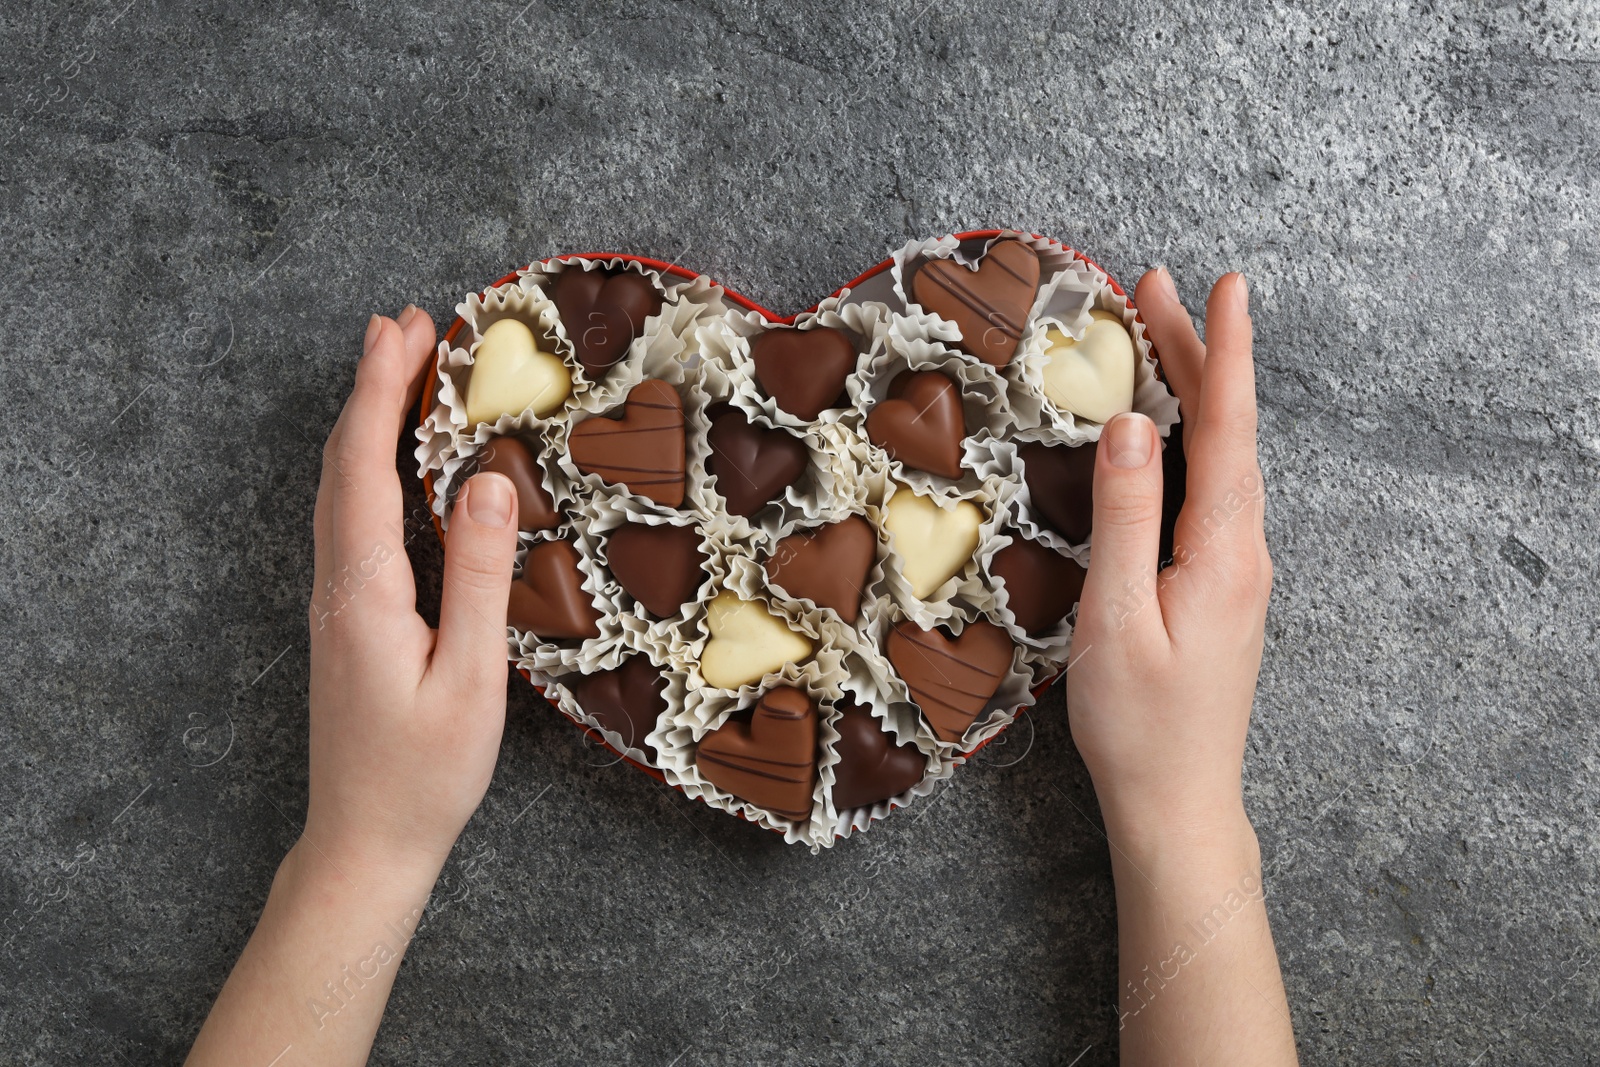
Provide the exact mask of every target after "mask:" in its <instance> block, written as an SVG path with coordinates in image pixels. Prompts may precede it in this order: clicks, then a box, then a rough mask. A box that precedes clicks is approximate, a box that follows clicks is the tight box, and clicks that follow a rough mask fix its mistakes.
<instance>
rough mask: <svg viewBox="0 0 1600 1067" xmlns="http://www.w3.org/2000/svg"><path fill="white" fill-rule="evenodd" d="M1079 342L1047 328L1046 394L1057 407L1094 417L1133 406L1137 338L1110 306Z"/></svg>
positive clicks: (1099, 419) (1106, 417)
mask: <svg viewBox="0 0 1600 1067" xmlns="http://www.w3.org/2000/svg"><path fill="white" fill-rule="evenodd" d="M1089 314H1090V316H1091V318H1093V320H1094V321H1092V322H1090V323H1089V328H1088V329H1086V330H1085V331H1084V332H1083V337H1082V338H1081V339H1079V340H1077V341H1074V340H1073V339H1072V338H1070V337H1068V336H1067V335H1066V334H1064V333H1062V332H1061V331H1060V330H1059V329H1057V328H1056V327H1054V326H1052V327H1050V328H1049V329H1048V330H1046V331H1045V335H1044V337H1045V358H1046V361H1047V362H1046V363H1045V365H1044V395H1045V396H1047V397H1049V398H1050V400H1051V402H1052V403H1054V404H1055V406H1056V407H1058V408H1062V409H1063V410H1066V411H1070V412H1072V413H1073V414H1074V415H1076V416H1078V417H1079V418H1082V419H1088V420H1089V421H1090V422H1107V421H1109V420H1110V418H1111V417H1112V416H1113V415H1116V414H1119V413H1121V412H1124V411H1132V410H1133V360H1134V352H1133V338H1132V337H1130V336H1128V331H1127V330H1126V329H1125V328H1124V327H1123V325H1122V320H1121V319H1120V318H1118V317H1117V316H1116V315H1113V314H1111V312H1109V311H1100V310H1098V309H1097V310H1095V311H1091V312H1090V313H1089Z"/></svg>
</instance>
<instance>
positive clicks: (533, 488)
mask: <svg viewBox="0 0 1600 1067" xmlns="http://www.w3.org/2000/svg"><path fill="white" fill-rule="evenodd" d="M478 470H479V471H492V472H494V473H495V474H503V475H505V476H506V477H507V478H509V479H511V484H512V485H513V486H515V487H516V490H517V529H519V530H528V531H532V530H553V529H555V528H556V527H557V526H559V525H561V513H560V512H558V511H557V510H556V502H555V501H554V500H553V499H551V497H550V493H549V491H548V490H547V489H545V487H544V471H543V470H542V469H540V467H539V461H538V460H537V459H534V458H533V452H532V450H531V449H529V448H528V446H527V445H525V444H523V443H522V442H521V441H519V440H517V439H516V438H515V437H496V438H494V439H493V440H491V441H490V442H489V443H488V444H487V445H485V446H484V449H483V451H482V452H479V453H478Z"/></svg>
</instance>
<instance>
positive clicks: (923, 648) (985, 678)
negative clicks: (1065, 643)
mask: <svg viewBox="0 0 1600 1067" xmlns="http://www.w3.org/2000/svg"><path fill="white" fill-rule="evenodd" d="M1015 649H1016V646H1015V645H1014V644H1012V641H1011V638H1010V637H1009V636H1008V635H1007V634H1006V632H1005V630H1003V629H1001V628H1000V627H998V626H996V625H995V624H994V623H992V622H988V621H987V620H979V621H978V622H971V623H968V624H967V626H966V628H965V629H963V630H962V631H961V636H959V637H953V638H952V637H946V636H945V635H944V634H943V633H941V632H940V631H938V630H924V629H922V628H921V627H920V626H918V625H916V624H915V623H911V622H902V623H900V624H899V625H898V626H896V627H895V628H894V629H893V630H892V631H890V633H889V640H888V642H887V647H886V648H885V651H886V652H887V653H888V655H889V662H890V663H891V664H893V666H894V669H895V671H896V672H897V673H898V674H899V675H900V679H901V680H902V681H903V682H905V683H906V688H907V689H908V690H909V691H910V693H911V699H912V701H913V702H914V703H915V704H916V705H917V707H918V708H919V709H921V711H922V715H923V718H925V719H927V720H928V725H929V726H931V727H933V732H934V733H935V734H937V735H938V737H939V740H941V741H949V742H950V743H952V744H957V743H959V742H960V741H961V738H962V735H963V734H965V733H966V732H967V727H969V726H971V725H972V723H973V721H974V720H976V719H977V717H978V715H979V713H980V712H982V711H983V709H984V708H985V707H986V706H987V705H988V703H989V698H990V697H992V696H994V694H995V692H996V690H998V689H999V688H1000V683H1001V681H1003V680H1004V679H1005V676H1006V672H1007V671H1009V670H1010V669H1011V656H1012V653H1013V652H1014V651H1015Z"/></svg>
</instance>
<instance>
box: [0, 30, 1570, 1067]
mask: <svg viewBox="0 0 1600 1067" xmlns="http://www.w3.org/2000/svg"><path fill="white" fill-rule="evenodd" d="M603 6H605V5H598V4H590V5H582V4H573V3H569V2H566V0H560V2H555V0H551V2H548V3H547V2H545V0H532V2H531V3H526V4H524V2H523V0H513V2H511V3H484V4H463V3H439V2H432V0H412V2H408V3H406V4H403V5H388V4H366V3H361V2H359V0H356V2H351V3H344V4H320V5H310V4H304V5H287V4H281V3H266V4H235V3H218V2H214V0H213V2H209V3H201V4H185V5H180V4H174V3H158V2H155V0H131V2H128V0H106V2H103V3H72V4H54V5H49V4H38V3H19V4H11V5H8V6H7V7H6V9H5V11H4V12H3V13H0V43H3V46H4V54H5V64H4V69H3V70H0V114H3V115H4V116H5V118H4V127H3V136H4V139H5V147H4V152H3V154H0V204H3V208H4V215H3V217H4V229H3V231H0V286H3V291H0V321H3V323H4V341H3V356H0V368H3V370H0V397H3V401H4V403H5V405H6V411H7V417H6V419H5V423H6V439H7V443H6V451H5V457H4V462H5V468H4V469H5V482H4V487H3V492H0V523H3V530H4V533H3V548H0V554H3V560H4V565H3V568H0V581H3V582H4V592H3V597H0V599H3V605H4V607H3V617H4V624H5V639H4V641H3V642H0V694H3V695H0V700H3V712H0V854H3V857H4V863H3V871H0V914H3V915H4V916H5V918H4V919H3V923H4V933H3V936H0V945H3V948H0V1004H3V1005H4V1007H3V1009H0V1047H3V1048H4V1049H5V1050H6V1051H5V1053H4V1056H3V1058H4V1059H6V1060H7V1061H8V1062H14V1063H27V1064H32V1063H59V1062H71V1061H76V1060H78V1059H79V1058H81V1059H82V1060H84V1061H86V1062H93V1063H102V1064H113V1063H115V1064H122V1063H128V1064H145V1063H170V1062H173V1061H175V1060H176V1059H178V1058H180V1057H181V1055H182V1053H183V1050H184V1049H185V1048H186V1047H187V1043H188V1042H189V1040H190V1039H191V1038H192V1035H193V1034H194V1032H195V1029H196V1028H197V1027H198V1025H199V1023H200V1020H201V1019H202V1017H203V1015H204V1013H205V1011H206V1009H207V1007H208V1006H209V1004H210V1002H211V998H212V996H213V995H214V993H215V991H216V989H217V987H218V985H219V983H220V982H221V981H222V979H223V977H224V975H225V974H226V973H227V970H228V967H229V965H230V964H231V962H232V961H233V959H234V956H235V954H236V953H237V952H238V951H239V948H240V946H241V945H242V944H243V943H244V940H245V938H246V936H247V935H248V933H249V931H250V929H251V925H252V923H253V921H254V919H255V916H256V914H257V911H258V909H259V907H260V905H261V902H262V900H263V898H264V896H265V894H266V891H267V887H268V883H269V881H270V878H271V875H272V871H273V869H274V865H275V864H276V862H277V861H278V859H279V858H280V856H281V855H282V854H283V852H284V850H285V849H286V848H287V847H288V846H289V844H290V843H291V842H292V841H293V840H294V838H295V836H296V833H297V831H298V828H299V826H300V820H301V818H302V816H303V813H304V805H305V791H306V731H305V702H306V676H307V640H306V624H305V618H306V616H305V607H304V604H305V598H306V594H307V589H308V586H309V583H310V580H311V509H312V498H313V492H314V489H315V486H316V481H317V476H318V460H319V448H320V444H321V440H322V438H323V436H324V435H325V434H326V432H327V430H328V428H329V427H330V425H331V424H332V422H333V419H334V416H335V414H336V412H337V411H338V409H339V406H340V404H341V402H342V400H343V398H344V396H345V394H346V392H347V390H348V389H349V387H350V384H351V380H352V372H353V367H354V361H355V355H356V350H357V347H358V343H359V338H360V334H361V331H362V327H363V325H364V323H365V321H366V318H367V315H368V314H369V313H370V312H371V311H373V310H375V309H383V310H387V311H391V312H392V311H394V310H396V309H398V308H399V307H401V306H402V305H404V304H405V303H406V302H407V301H416V302H417V303H419V304H421V305H422V306H424V307H426V308H428V309H430V310H431V311H432V312H433V314H434V316H435V318H436V320H437V321H439V322H440V324H441V325H443V324H445V323H447V322H448V320H449V318H450V314H451V312H450V309H451V307H452V306H453V304H454V303H455V301H456V300H457V299H458V298H459V297H460V295H461V294H462V293H464V292H466V291H467V290H469V289H472V288H476V287H479V286H481V285H482V284H484V283H486V282H488V281H489V280H491V279H493V278H495V277H497V276H499V275H500V274H502V273H503V272H504V271H505V270H507V269H508V268H510V267H512V266H515V265H517V264H519V263H522V262H525V261H527V260H529V259H531V258H535V257H539V256H543V255H547V254H550V253H554V252H559V251H576V250H593V249H622V250H632V251H637V252H641V253H645V254H651V255H655V256H659V257H662V258H667V259H675V260H678V261H681V262H684V263H687V264H689V265H692V266H694V267H696V268H698V269H701V270H704V271H708V272H710V273H711V274H712V275H713V276H715V277H717V278H719V279H721V280H724V281H726V282H728V283H730V284H732V285H734V286H735V287H737V288H739V289H741V290H742V291H744V292H745V293H747V294H749V295H751V296H753V297H755V298H757V299H759V300H762V301H764V302H766V303H768V304H769V305H770V306H773V307H777V308H786V309H796V308H799V307H803V306H806V305H809V304H810V303H811V302H813V301H814V300H816V299H817V298H818V297H820V296H822V295H824V294H825V293H827V292H828V291H829V290H831V289H832V288H833V287H834V286H836V285H837V284H839V283H840V282H842V281H844V280H845V279H847V278H849V277H850V276H851V275H853V274H854V273H856V272H857V271H858V270H860V269H862V268H863V267H865V266H867V265H869V264H871V263H873V262H875V261H877V260H878V259H879V258H881V257H882V255H883V254H884V253H885V251H886V250H887V249H888V248H890V247H892V246H894V245H897V244H900V243H902V242H903V241H905V240H907V239H909V238H911V237H917V236H927V235H934V234H938V233H943V232H948V231H950V230H954V229H962V228H967V227H970V226H984V225H1014V226H1018V227H1022V228H1026V229H1030V230H1034V231H1036V232H1041V233H1047V234H1051V235H1054V236H1059V237H1061V238H1062V239H1064V240H1066V241H1068V242H1069V243H1072V244H1074V245H1076V246H1077V247H1079V248H1082V249H1084V250H1086V251H1088V252H1089V253H1090V254H1091V255H1093V256H1095V257H1096V258H1098V259H1099V260H1100V261H1101V262H1102V263H1104V264H1105V265H1106V266H1107V267H1108V268H1109V269H1110V270H1111V271H1112V272H1113V273H1114V274H1117V275H1119V276H1120V277H1122V278H1123V279H1125V280H1129V281H1131V280H1132V279H1133V278H1134V277H1136V276H1137V274H1138V272H1139V271H1141V270H1142V269H1143V268H1145V267H1146V266H1148V265H1151V264H1155V263H1165V264H1167V265H1168V266H1169V267H1170V268H1171V269H1172V271H1173V273H1174V275H1175V276H1176V277H1177V279H1178V282H1179V287H1180V290H1181V291H1182V292H1183V294H1184V295H1185V296H1186V297H1187V298H1188V299H1190V300H1191V301H1193V302H1195V303H1196V304H1198V302H1199V301H1200V299H1201V297H1202V295H1203V293H1204V290H1205V286H1206V285H1207V283H1208V280H1209V279H1211V278H1212V277H1214V276H1215V275H1217V274H1219V273H1221V272H1222V271H1224V270H1227V269H1230V268H1239V269H1242V270H1244V271H1245V272H1247V274H1248V275H1249V277H1250V279H1251V284H1252V287H1253V295H1254V304H1255V310H1256V315H1257V317H1256V324H1257V326H1256V328H1257V331H1258V338H1259V342H1260V347H1259V361H1260V362H1259V385H1260V396H1261V405H1262V421H1261V445H1262V454H1263V466H1264V468H1265V471H1266V475H1267V480H1268V485H1269V492H1270V505H1269V511H1270V514H1269V520H1268V521H1269V534H1270V537H1271V541H1272V547H1273V551H1274V555H1275V557H1276V562H1277V565H1278V574H1279V581H1278V585H1277V589H1276V592H1275V595H1274V604H1273V610H1272V614H1271V618H1270V620H1269V632H1268V647H1267V654H1266V663H1265V666H1264V668H1263V671H1262V676H1261V686H1260V692H1259V698H1258V701H1257V707H1256V717H1255V723H1254V729H1253V731H1252V733H1251V744H1250V749H1249V757H1248V766H1247V768H1246V770H1247V779H1248V781H1247V789H1248V795H1249V802H1250V807H1251V811H1252V813H1253V815H1254V817H1255V819H1256V822H1257V826H1258V828H1259V832H1260V835H1261V839H1262V844H1263V849H1264V855H1265V863H1266V868H1267V885H1268V892H1269V905H1270V908H1271V914H1272V918H1273V923H1274V928H1275V932H1276V935H1277V939H1278V945H1279V947H1280V951H1281V955H1282V960H1283V966H1284V971H1285V977H1286V979H1287V982H1288V989H1289V999H1290V1002H1291V1004H1292V1007H1293V1012H1294V1022H1295V1028H1296V1031H1297V1033H1298V1035H1299V1041H1300V1047H1301V1049H1302V1054H1303V1056H1304V1059H1305V1061H1306V1062H1307V1063H1429V1064H1433V1063H1440V1064H1461V1065H1463V1067H1465V1065H1467V1064H1481V1065H1489V1064H1508V1063H1518V1064H1572V1063H1595V1062H1600V1052H1597V1051H1596V1049H1597V1047H1600V1022H1597V1016H1600V1010H1597V1007H1596V1003H1597V1000H1600V959H1597V956H1600V929H1597V912H1600V905H1597V903H1596V901H1597V896H1600V874H1597V870H1600V845H1597V842H1596V835H1595V832H1594V826H1595V812H1596V808H1597V807H1600V785H1597V784H1596V775H1597V771H1600V756H1597V749H1600V745H1597V740H1600V728H1597V726H1596V722H1595V719H1596V710H1597V709H1596V704H1597V701H1596V696H1595V694H1596V692H1597V681H1600V680H1597V678H1596V674H1597V668H1596V658H1597V657H1596V645H1597V641H1596V628H1597V622H1596V620H1597V619H1600V596H1597V594H1596V576H1597V567H1600V553H1597V551H1596V547H1595V538H1596V532H1597V529H1600V491H1597V487H1596V471H1597V455H1600V423H1597V369H1600V368H1597V361H1596V347H1595V336H1596V332H1597V330H1600V240H1597V236H1596V226H1595V220H1596V218H1597V217H1600V182H1597V151H1600V149H1597V148H1596V146H1597V145H1600V106H1597V104H1600V20H1597V13H1596V9H1595V7H1594V6H1593V4H1592V3H1591V2H1589V0H1548V2H1545V3H1540V4H1537V5H1535V4H1522V5H1513V4H1503V3H1493V4H1491V3H1486V2H1474V3H1466V2H1452V3H1444V4H1435V5H1421V6H1420V7H1413V8H1410V9H1407V10H1405V11H1397V10H1396V9H1395V8H1394V7H1391V6H1389V5H1383V4H1365V5H1363V4H1338V5H1335V9H1334V10H1331V11H1317V12H1315V13H1313V12H1309V11H1304V10H1301V9H1300V5H1293V6H1284V7H1275V6H1270V5H1262V4H1228V5H1217V9H1216V10H1214V11H1204V10H1199V9H1197V7H1196V6H1195V5H1183V6H1182V12H1181V13H1175V12H1174V11H1172V10H1170V9H1169V7H1168V5H1159V4H1150V3H1144V2H1135V3H1128V4H1115V5H1113V4H1105V3H1098V2H1096V3H1086V4H1078V5H1069V6H1067V7H1065V8H1058V7H1050V8H1041V7H1038V6H1035V5H1018V4H1012V3H996V4H981V5H964V6H961V5H958V6H954V7H953V6H952V5H944V4H934V3H923V2H922V0H904V2H901V0H891V2H889V3H886V4H873V3H865V2H852V3H849V4H846V5H843V6H841V7H839V8H829V7H825V6H822V5H816V4H811V3H806V2H802V0H795V2H792V3H789V4H785V5H782V6H777V5H774V6H772V7H770V8H760V7H757V6H755V5H750V4H736V3H731V2H724V0H705V2H703V3H691V2H670V0H641V2H638V3H628V4H623V5H619V7H618V9H617V10H616V11H615V12H602V11H601V10H600V8H601V7H603ZM401 461H402V462H404V463H405V464H406V465H407V471H408V474H407V484H408V486H410V487H411V503H412V504H413V505H415V504H416V503H417V502H418V500H419V497H418V495H417V491H416V486H415V479H414V477H412V476H411V474H410V473H409V472H410V471H411V470H412V469H413V468H411V467H410V460H409V457H401ZM411 551H412V554H413V557H414V558H415V559H416V560H417V563H418V567H419V576H420V579H421V584H422V587H423V592H422V597H421V599H422V602H423V607H424V610H425V611H431V610H432V609H433V606H434V604H435V602H436V594H435V588H436V586H437V582H438V571H439V551H438V547H437V545H436V544H435V543H434V541H433V539H432V537H431V534H429V533H428V532H427V531H426V530H420V531H419V535H418V536H416V537H415V538H414V539H413V541H412V544H411ZM509 695H510V705H511V707H510V722H509V726H508V729H507V732H506V739H505V748H504V753H503V756H502V759H501V764H500V768H499V772H498V774H497V776H496V778H495V781H494V784H493V786H492V788H491V789H490V791H489V795H488V798H487V800H486V801H485V803H484V806H483V808H482V810H481V812H480V813H479V814H478V816H477V817H476V818H475V819H474V820H473V822H472V823H471V825H470V826H469V827H468V829H467V831H466V834H465V836H464V838H463V840H462V842H461V844H460V846H459V848H458V850H457V853H456V856H455V858H454V859H453V861H452V862H451V864H450V866H449V867H448V868H447V870H446V873H445V879H444V883H443V885H442V886H441V888H440V890H439V893H438V895H437V896H436V898H435V901H434V904H433V907H432V910H431V912H430V913H429V915H428V917H427V919H426V921H425V925H424V930H423V934H422V936H421V938H420V940H419V941H418V943H417V944H416V945H415V946H414V947H413V949H412V951H411V953H410V955H409V956H408V958H407V959H406V961H405V964H404V966H403V968H402V971H401V974H400V976H399V981H398V985H397V987H396V990H395V994H394V999H393V1002H392V1004H391V1006H390V1010H389V1014H388V1017H387V1020H386V1022H385V1024H384V1027H383V1029H382V1031H381V1033H380V1034H379V1036H378V1041H377V1046H376V1050H375V1052H374V1055H373V1061H374V1062H376V1063H384V1064H390V1063H443V1062H459V1063H552V1064H567V1063H581V1062H612V1061H616V1062H627V1063H640V1064H661V1065H667V1064H678V1065H680V1067H688V1065H691V1064H748V1063H772V1064H825V1063H850V1064H854V1063H872V1064H878V1063H884V1064H900V1063H927V1062H949V1063H956V1062H961V1063H968V1062H971V1063H979V1062H982V1063H1008V1064H1009V1063H1058V1064H1068V1063H1077V1064H1082V1065H1088V1064H1104V1063H1110V1062H1113V1061H1114V1058H1115V1050H1116V1044H1117V1021H1116V1013H1115V1007H1114V1005H1115V988H1114V986H1115V928H1114V925H1113V908H1112V893H1111V883H1110V872H1109V864H1108V861H1107V855H1106V854H1107V847H1106V843H1105V841H1104V840H1103V839H1102V837H1101V835H1100V832H1099V830H1098V829H1097V825H1098V824H1097V818H1098V814H1097V811H1096V807H1095V802H1094V796H1093V792H1092V789H1091V787H1090V784H1089V782H1088V779H1087V777H1086V775H1085V773H1084V771H1083V768H1082V765H1081V764H1080V763H1079V761H1078V759H1077V757H1076V755H1075V753H1074V750H1073V748H1072V744H1071V740H1070V737H1069V735H1068V730H1067V724H1066V718H1065V709H1064V707H1063V705H1062V701H1061V697H1060V693H1059V690H1057V691H1056V692H1054V693H1053V694H1052V695H1051V696H1050V697H1049V698H1048V699H1046V700H1045V701H1044V703H1043V705H1042V707H1040V708H1039V709H1038V712H1037V714H1035V715H1033V716H1031V717H1029V718H1027V719H1026V720H1024V722H1023V724H1022V725H1021V726H1019V727H1018V729H1017V730H1016V731H1014V732H1013V733H1012V734H1011V735H1009V739H1008V743H1007V744H1006V745H1005V746H1004V747H996V748H993V749H990V750H988V751H986V752H985V753H984V754H983V756H982V757H981V758H980V759H979V760H978V761H977V765H976V766H974V767H971V768H969V769H968V770H967V772H966V773H963V774H961V775H960V776H959V777H958V779H957V780H956V781H955V783H954V784H953V785H952V786H951V787H950V788H949V789H948V790H947V791H945V792H944V793H942V794H940V796H939V797H938V798H937V799H936V800H934V801H932V802H930V803H925V804H924V805H922V806H921V808H918V809H912V810H911V811H908V812H906V813H903V814H902V815H900V816H898V817H896V818H894V819H892V820H890V821H889V822H887V823H885V824H883V825H882V826H880V827H877V828H875V829H874V830H873V831H872V832H871V833H869V834H866V835H865V836H864V837H861V838H859V839H856V840H853V841H850V842H848V843H846V844H845V845H843V846H841V847H838V848H835V849H833V850H831V851H830V852H827V853H825V854H823V855H820V856H816V857H813V856H811V855H809V854H808V853H806V852H805V851H803V850H797V849H790V848H785V847H784V846H783V845H782V844H781V843H779V842H778V841H777V840H776V839H775V838H774V837H773V836H772V835H769V834H765V833H762V832H760V831H758V830H755V829H753V828H752V827H750V826H748V825H746V824H743V823H740V822H738V821H736V820H733V819H730V818H728V817H726V816H724V815H721V814H718V813H716V812H714V811H711V810H708V809H707V808H705V807H704V806H703V805H699V804H695V803H691V802H689V801H687V800H685V799H684V798H683V797H682V796H680V795H678V794H676V793H673V792H671V791H669V790H667V789H665V788H664V787H662V786H660V785H658V784H656V783H655V782H653V781H651V780H650V779H649V778H647V777H645V776H643V775H641V774H637V773H634V772H632V771H628V770H626V769H623V768H618V767H611V766H606V765H605V764H606V762H607V760H605V759H604V758H603V753H601V752H599V751H598V750H596V749H594V748H592V747H587V746H586V745H585V744H584V743H583V742H582V741H581V739H580V737H579V735H578V733H577V732H576V731H575V730H573V729H572V727H571V726H570V725H569V724H568V723H566V722H565V721H564V720H562V719H561V718H560V717H559V716H558V715H557V714H556V713H555V712H554V711H553V710H551V709H550V708H549V707H548V706H547V705H545V704H544V703H543V701H542V700H541V699H540V698H539V697H538V696H537V695H536V694H535V693H533V692H532V691H531V690H530V689H529V688H528V687H527V686H526V685H524V684H522V683H521V682H520V681H517V680H514V681H513V684H512V685H511V687H510V694H509Z"/></svg>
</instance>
